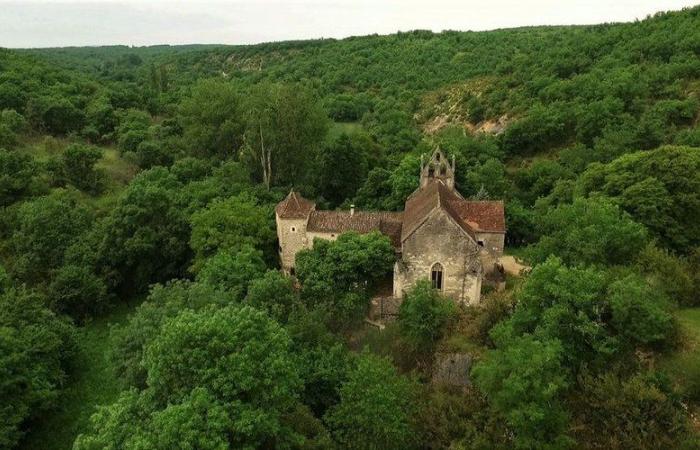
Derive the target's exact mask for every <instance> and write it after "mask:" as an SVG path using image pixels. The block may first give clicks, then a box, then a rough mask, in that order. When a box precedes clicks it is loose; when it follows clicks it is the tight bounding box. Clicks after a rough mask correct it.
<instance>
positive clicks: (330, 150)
mask: <svg viewBox="0 0 700 450" xmlns="http://www.w3.org/2000/svg"><path fill="white" fill-rule="evenodd" d="M366 144H367V140H363V139H361V138H360V137H359V136H357V135H348V134H345V133H342V134H341V135H340V136H338V138H337V139H335V140H334V141H332V142H331V143H330V144H328V145H326V146H325V147H324V148H323V149H322V150H321V155H320V158H319V161H318V168H317V169H316V170H317V171H318V179H319V180H318V183H319V188H320V193H321V195H322V196H323V198H325V199H327V200H328V201H330V202H331V205H333V206H336V205H339V204H341V203H343V201H344V200H346V199H349V198H352V197H353V196H354V195H355V192H356V191H357V189H358V188H359V187H360V183H362V181H363V180H364V179H365V176H366V175H367V155H366V154H365V152H366V150H365V147H366Z"/></svg>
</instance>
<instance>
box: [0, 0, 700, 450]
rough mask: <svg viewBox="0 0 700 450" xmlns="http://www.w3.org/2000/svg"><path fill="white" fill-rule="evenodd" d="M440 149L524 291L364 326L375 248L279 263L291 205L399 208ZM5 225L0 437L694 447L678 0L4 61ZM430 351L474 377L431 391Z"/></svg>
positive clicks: (430, 304) (699, 11)
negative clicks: (492, 220)
mask: <svg viewBox="0 0 700 450" xmlns="http://www.w3.org/2000/svg"><path fill="white" fill-rule="evenodd" d="M436 147H439V148H440V149H442V151H443V152H444V154H445V155H449V156H450V157H454V158H455V159H456V167H457V172H456V173H455V180H456V185H457V189H458V190H459V192H460V193H461V194H462V195H463V196H464V197H465V198H466V199H469V200H486V199H490V200H503V202H504V204H505V214H506V228H507V231H506V247H505V248H506V250H505V252H506V254H508V255H515V256H517V259H518V261H519V262H521V263H523V264H527V265H528V266H530V267H531V271H530V272H529V273H528V274H523V275H522V276H510V275H509V276H508V278H507V279H506V283H505V286H506V287H505V290H503V291H498V290H497V289H495V288H494V287H491V286H490V287H488V288H486V287H484V288H483V289H482V294H483V295H482V298H481V303H480V305H479V306H466V305H461V304H459V305H458V304H455V303H454V302H453V301H452V300H450V299H449V298H446V297H445V296H443V295H442V293H441V292H440V291H438V290H435V289H431V287H430V284H429V283H427V282H426V284H424V285H423V284H418V285H416V287H415V289H414V288H411V289H410V290H409V291H408V292H407V294H406V297H405V299H404V303H403V305H407V306H402V308H401V310H400V312H399V316H398V319H397V321H395V322H393V323H390V324H386V328H385V329H384V330H383V331H381V332H379V331H377V330H375V329H373V328H371V327H367V326H366V324H364V322H363V319H364V318H365V317H366V313H367V311H368V308H369V301H370V299H371V298H372V297H373V296H374V295H375V294H376V293H377V292H379V290H380V289H381V288H382V283H383V282H384V281H385V280H386V278H387V277H388V276H390V274H391V273H392V270H393V264H394V261H395V258H396V254H395V252H394V249H393V248H392V246H391V243H390V242H389V241H388V240H387V239H386V238H385V237H384V236H382V235H380V234H374V233H370V234H364V235H357V234H353V233H349V234H346V235H344V237H343V238H342V239H339V240H338V241H336V242H333V243H324V244H321V245H318V246H317V247H314V248H313V249H309V250H306V251H305V253H303V256H299V258H297V265H298V267H297V269H298V270H297V271H296V278H295V279H291V278H290V277H288V276H286V275H284V274H282V273H281V272H280V271H279V270H278V269H279V261H278V250H279V242H278V241H277V236H276V230H275V226H276V224H275V215H274V207H275V205H276V204H277V203H278V202H279V201H280V200H282V199H283V198H284V197H285V196H286V195H287V194H288V193H289V191H290V189H295V190H296V191H298V192H300V193H301V194H303V196H304V197H306V198H308V199H311V200H313V201H315V202H316V205H317V208H318V209H319V210H320V209H348V208H349V207H350V205H351V204H354V205H356V207H357V208H358V209H362V210H388V211H399V210H402V209H403V207H404V201H405V199H406V198H407V196H408V195H410V194H411V193H412V192H413V191H414V190H415V189H416V188H417V187H418V173H419V170H420V165H421V157H422V155H426V154H431V153H432V151H433V150H434V149H435V148H436ZM0 208H2V212H3V214H2V219H0V263H1V264H0V374H5V375H2V376H1V377H0V378H2V380H0V398H2V399H3V401H0V448H32V449H33V448H42V449H43V448H55V449H64V448H71V447H72V448H74V449H77V450H83V449H95V448H163V449H165V448H174V446H176V445H179V446H181V447H182V448H241V447H246V448H278V447H279V448H308V449H311V448H341V449H342V448H389V449H391V448H396V449H406V448H409V449H410V448H431V449H432V448H434V449H438V448H453V449H477V448H479V449H481V448H552V449H560V448H581V449H595V448H619V449H623V448H624V449H632V448H639V449H643V448H649V449H652V448H688V449H690V448H698V447H697V446H698V445H700V435H699V434H698V429H699V428H698V427H699V425H698V422H697V417H698V413H699V411H700V390H699V389H698V383H697V381H696V380H697V379H699V378H700V347H698V339H697V333H696V332H695V331H696V330H694V327H696V326H697V322H698V320H697V317H698V311H700V309H699V308H700V297H698V292H700V275H699V274H700V7H694V8H690V9H686V10H683V11H677V12H667V13H659V14H656V15H654V16H653V17H648V18H647V19H645V20H643V21H638V22H634V23H619V24H602V25H595V26H570V27H567V26H561V27H528V28H519V29H504V30H494V31H486V32H457V31H445V32H442V33H432V32H428V31H413V32H407V33H398V34H394V35H388V36H363V37H353V38H348V39H343V40H333V39H324V40H317V41H294V42H279V43H269V44H260V45H252V46H225V45H201V46H200V45H192V46H166V45H163V46H154V47H128V46H112V47H85V48H48V49H32V50H8V49H0ZM300 255H301V254H300ZM441 273H442V272H441ZM452 354H460V355H465V354H466V355H467V356H468V357H467V358H466V360H468V361H469V364H471V367H470V369H469V371H468V372H467V371H464V373H461V376H462V377H468V378H469V379H470V380H471V384H470V387H469V388H465V389H462V388H455V387H454V386H445V385H441V384H439V383H434V382H431V380H434V369H435V368H436V367H438V366H440V364H441V363H440V361H443V362H444V359H441V358H444V355H452ZM463 360H464V359H463ZM377 399H381V401H379V400H377ZM98 406H104V408H101V409H100V408H98ZM90 417H91V419H88V418H90ZM57 426H59V427H60V431H56V430H55V428H56V427H57Z"/></svg>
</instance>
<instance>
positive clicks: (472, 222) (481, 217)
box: [450, 200, 506, 233]
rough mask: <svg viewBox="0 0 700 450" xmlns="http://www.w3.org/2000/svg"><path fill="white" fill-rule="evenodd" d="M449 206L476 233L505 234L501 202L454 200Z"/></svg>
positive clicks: (503, 212)
mask: <svg viewBox="0 0 700 450" xmlns="http://www.w3.org/2000/svg"><path fill="white" fill-rule="evenodd" d="M450 203H451V206H452V208H453V209H454V210H455V212H456V213H457V214H458V215H459V217H461V218H462V219H463V220H464V221H465V222H467V223H468V224H469V226H470V227H472V228H473V229H474V231H477V232H491V233H505V232H506V220H505V211H504V208H503V202H502V201H469V200H454V201H451V202H450Z"/></svg>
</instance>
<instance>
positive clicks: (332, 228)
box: [306, 211, 403, 247]
mask: <svg viewBox="0 0 700 450" xmlns="http://www.w3.org/2000/svg"><path fill="white" fill-rule="evenodd" d="M402 219H403V213H400V212H385V211H355V212H354V213H351V212H350V211H312V212H311V214H310V215H309V222H308V223H307V225H306V231H309V232H316V233H338V234H340V233H343V232H345V231H357V232H358V233H369V232H370V231H379V232H381V233H383V234H385V235H387V236H389V238H390V239H391V241H392V244H393V245H394V246H395V247H400V246H401V222H402Z"/></svg>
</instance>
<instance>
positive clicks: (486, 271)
mask: <svg viewBox="0 0 700 450" xmlns="http://www.w3.org/2000/svg"><path fill="white" fill-rule="evenodd" d="M275 213H276V214H275V216H276V222H277V236H278V238H279V245H280V247H279V254H280V260H281V263H282V269H283V270H284V271H285V272H287V273H290V274H292V275H293V274H294V259H295V256H296V253H297V252H298V251H299V250H302V249H304V248H310V247H311V246H312V245H313V242H314V239H316V238H321V239H331V240H332V239H335V238H336V237H337V236H338V235H340V234H341V233H344V232H346V231H351V230H352V231H357V232H359V233H368V232H370V231H379V232H381V233H383V234H385V235H386V236H388V237H389V238H390V239H391V242H392V244H393V246H394V249H395V250H396V263H395V265H394V274H393V296H394V298H402V297H403V293H404V292H405V291H406V290H408V289H409V288H410V287H411V286H412V285H413V284H414V283H415V282H416V281H417V280H419V279H426V278H427V279H429V280H431V282H432V284H433V286H434V287H435V288H437V289H439V290H441V291H442V292H443V293H444V294H445V295H447V296H450V297H452V298H454V299H455V300H457V301H459V302H463V303H468V304H476V303H478V302H479V299H480V296H481V286H482V283H484V282H489V280H497V279H499V277H500V271H499V268H500V265H499V263H498V261H499V258H500V257H501V255H502V254H503V245H504V237H505V217H504V209H503V202H502V201H471V200H465V199H464V198H463V197H462V196H461V195H460V194H459V192H457V190H456V188H455V162H454V158H453V159H452V161H451V162H450V161H448V160H447V159H446V158H445V156H444V155H443V153H442V152H441V151H440V150H436V151H435V152H434V153H433V155H432V157H431V158H430V160H429V161H427V162H425V163H423V162H422V163H421V173H420V186H419V188H418V189H416V191H415V192H413V193H412V194H411V195H410V196H409V197H408V198H407V199H406V203H405V208H404V210H403V212H385V211H355V208H351V209H350V210H349V211H318V210H316V205H315V203H313V202H312V201H310V200H307V199H305V198H303V197H302V196H301V195H299V194H298V193H296V192H294V191H292V192H290V193H289V195H287V197H286V198H285V199H284V200H283V201H281V202H280V203H279V204H278V205H277V207H276V209H275Z"/></svg>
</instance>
